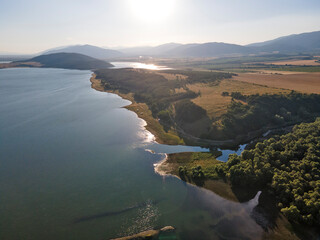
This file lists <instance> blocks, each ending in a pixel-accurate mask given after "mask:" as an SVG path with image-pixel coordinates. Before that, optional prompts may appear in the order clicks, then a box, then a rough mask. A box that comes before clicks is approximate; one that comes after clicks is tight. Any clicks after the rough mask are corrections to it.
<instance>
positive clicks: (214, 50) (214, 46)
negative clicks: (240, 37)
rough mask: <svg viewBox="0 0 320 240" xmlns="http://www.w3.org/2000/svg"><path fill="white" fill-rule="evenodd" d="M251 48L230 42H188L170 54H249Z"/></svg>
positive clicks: (183, 55)
mask: <svg viewBox="0 0 320 240" xmlns="http://www.w3.org/2000/svg"><path fill="white" fill-rule="evenodd" d="M250 52H251V50H250V48H248V47H244V46H240V45H236V44H229V43H218V42H211V43H203V44H186V45H182V46H179V47H177V48H175V49H172V50H171V51H170V53H168V54H170V55H172V56H176V57H217V56H222V55H230V54H247V53H250Z"/></svg>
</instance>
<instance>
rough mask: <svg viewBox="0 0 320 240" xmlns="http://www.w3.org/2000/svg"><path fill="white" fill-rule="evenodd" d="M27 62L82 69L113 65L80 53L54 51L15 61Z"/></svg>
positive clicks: (51, 66) (47, 66)
mask: <svg viewBox="0 0 320 240" xmlns="http://www.w3.org/2000/svg"><path fill="white" fill-rule="evenodd" d="M25 62H31V63H39V64H40V65H41V67H46V68H66V69H80V70H91V69H97V68H109V67H112V66H113V65H112V64H110V63H108V62H105V61H103V60H99V59H96V58H92V57H89V56H86V55H83V54H79V53H53V54H47V55H41V56H37V57H34V58H31V59H27V60H24V61H20V62H15V64H17V63H25Z"/></svg>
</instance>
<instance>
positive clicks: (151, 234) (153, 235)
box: [111, 226, 175, 240]
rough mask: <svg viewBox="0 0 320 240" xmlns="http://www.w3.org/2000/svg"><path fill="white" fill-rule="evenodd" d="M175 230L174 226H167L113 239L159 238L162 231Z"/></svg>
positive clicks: (137, 239) (141, 239)
mask: <svg viewBox="0 0 320 240" xmlns="http://www.w3.org/2000/svg"><path fill="white" fill-rule="evenodd" d="M174 230H175V228H174V227H172V226H166V227H163V228H161V229H160V230H148V231H144V232H141V233H138V234H134V235H131V236H127V237H121V238H114V239H111V240H143V239H158V236H159V235H160V234H161V233H170V232H173V231H174Z"/></svg>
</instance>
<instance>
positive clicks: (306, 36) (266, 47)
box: [247, 31, 320, 53]
mask: <svg viewBox="0 0 320 240" xmlns="http://www.w3.org/2000/svg"><path fill="white" fill-rule="evenodd" d="M247 47H251V48H252V47H253V48H255V49H256V50H258V51H267V52H270V51H279V52H290V53H297V52H308V51H320V31H316V32H310V33H301V34H293V35H289V36H284V37H280V38H276V39H274V40H270V41H265V42H260V43H253V44H249V45H247Z"/></svg>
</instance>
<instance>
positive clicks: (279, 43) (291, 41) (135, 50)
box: [43, 31, 320, 59]
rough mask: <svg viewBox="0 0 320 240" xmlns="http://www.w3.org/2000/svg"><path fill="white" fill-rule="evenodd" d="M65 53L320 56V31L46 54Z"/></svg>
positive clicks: (103, 56)
mask: <svg viewBox="0 0 320 240" xmlns="http://www.w3.org/2000/svg"><path fill="white" fill-rule="evenodd" d="M62 52H66V53H78V54H83V55H87V56H90V57H93V58H97V59H110V58H121V57H139V56H149V57H222V56H233V55H248V54H260V53H274V52H279V53H284V54H290V53H292V54H297V53H320V31H316V32H310V33H301V34H294V35H289V36H284V37H280V38H276V39H273V40H269V41H265V42H259V43H253V44H249V45H245V46H242V45H237V44H231V43H222V42H208V43H191V44H180V43H167V44H162V45H159V46H155V47H151V46H144V47H130V48H122V49H119V50H112V49H106V48H101V47H96V46H92V45H74V46H67V47H58V48H54V49H49V50H46V51H44V53H43V54H52V53H62Z"/></svg>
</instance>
